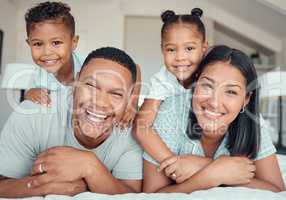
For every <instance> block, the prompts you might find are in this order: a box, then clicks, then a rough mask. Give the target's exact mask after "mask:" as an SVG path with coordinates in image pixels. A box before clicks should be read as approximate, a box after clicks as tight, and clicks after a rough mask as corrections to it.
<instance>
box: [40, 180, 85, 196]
mask: <svg viewBox="0 0 286 200" xmlns="http://www.w3.org/2000/svg"><path fill="white" fill-rule="evenodd" d="M41 187H43V190H44V194H45V195H49V194H56V195H68V196H74V195H77V194H79V193H82V192H86V191H87V185H86V183H85V182H84V180H82V179H81V180H77V181H72V182H52V183H48V184H46V185H43V186H41Z"/></svg>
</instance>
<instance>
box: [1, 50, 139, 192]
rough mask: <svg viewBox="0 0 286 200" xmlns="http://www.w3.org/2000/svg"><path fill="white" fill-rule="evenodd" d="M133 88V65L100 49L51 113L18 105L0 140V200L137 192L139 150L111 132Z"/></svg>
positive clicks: (123, 133)
mask: <svg viewBox="0 0 286 200" xmlns="http://www.w3.org/2000/svg"><path fill="white" fill-rule="evenodd" d="M135 81H136V65H135V64H134V62H133V61H132V59H131V58H130V57H129V56H128V55H127V54H126V53H124V52H123V51H121V50H119V49H116V48H111V47H106V48H101V49H97V50H95V51H93V52H91V53H90V54H89V55H88V57H87V58H86V60H85V62H84V64H83V67H82V69H81V71H80V74H79V77H78V81H77V84H76V85H75V87H74V88H75V89H74V91H73V96H72V95H70V96H67V97H66V95H63V94H60V95H59V94H57V98H54V99H53V100H54V101H53V100H52V102H56V104H54V105H53V106H52V108H43V107H41V106H40V105H37V104H34V103H32V102H30V101H24V102H23V103H22V104H21V105H20V108H21V111H22V112H19V109H17V110H18V111H17V112H16V111H15V112H13V113H12V115H11V116H10V118H9V119H8V121H7V123H6V125H5V127H4V128H3V131H2V133H1V138H0V158H1V162H2V164H1V165H0V175H1V178H0V179H1V180H0V197H27V196H40V195H47V194H63V195H75V194H78V193H80V192H84V191H87V190H89V191H92V192H97V193H105V194H119V193H127V192H140V191H141V179H142V150H141V149H140V147H139V146H138V144H137V143H136V142H135V141H134V140H133V138H132V136H131V133H130V130H121V129H118V128H116V127H115V126H114V125H115V124H116V122H118V121H120V119H121V117H122V116H123V114H124V111H125V109H126V106H127V103H128V99H130V95H131V93H132V84H134V83H135ZM52 96H53V95H52ZM56 100H57V101H56ZM62 100H63V101H62ZM67 101H68V102H71V103H73V106H72V104H71V103H70V104H66V105H65V104H61V103H60V102H64V103H65V102H67ZM71 107H73V108H72V109H70V108H71ZM39 109H40V110H41V109H46V112H45V113H43V112H41V113H39V112H35V111H37V110H39ZM49 109H50V110H49ZM23 110H24V111H23ZM27 113H29V114H27Z"/></svg>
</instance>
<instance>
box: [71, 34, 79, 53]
mask: <svg viewBox="0 0 286 200" xmlns="http://www.w3.org/2000/svg"><path fill="white" fill-rule="evenodd" d="M78 40H79V36H78V35H75V36H73V38H72V50H75V49H76V47H77V44H78Z"/></svg>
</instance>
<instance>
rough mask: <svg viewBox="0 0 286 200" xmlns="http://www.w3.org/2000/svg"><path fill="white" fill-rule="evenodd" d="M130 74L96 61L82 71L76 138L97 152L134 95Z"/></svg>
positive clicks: (107, 62) (76, 100) (75, 118)
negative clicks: (95, 148)
mask: <svg viewBox="0 0 286 200" xmlns="http://www.w3.org/2000/svg"><path fill="white" fill-rule="evenodd" d="M131 88H132V78H131V73H130V72H129V71H128V69H126V68H125V67H123V66H122V65H120V64H118V63H116V62H113V61H110V60H106V59H102V58H96V59H92V60H90V62H89V63H88V64H87V65H86V66H85V67H84V69H83V70H82V72H81V74H80V76H79V79H78V84H76V87H75V92H74V111H73V124H74V129H75V136H76V138H77V139H78V140H79V142H81V143H82V144H83V145H84V146H86V147H90V148H94V147H96V146H97V145H98V144H99V143H101V142H102V141H104V140H105V139H106V138H107V137H108V136H109V134H110V133H111V131H112V128H113V125H114V123H115V122H118V121H120V119H121V118H122V116H123V114H124V112H125V109H126V106H127V103H128V99H129V97H130V95H131Z"/></svg>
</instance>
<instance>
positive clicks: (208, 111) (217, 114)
mask: <svg viewBox="0 0 286 200" xmlns="http://www.w3.org/2000/svg"><path fill="white" fill-rule="evenodd" d="M205 112H206V113H207V114H209V115H212V116H215V117H219V116H221V115H222V113H217V112H212V111H210V110H207V109H205Z"/></svg>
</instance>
